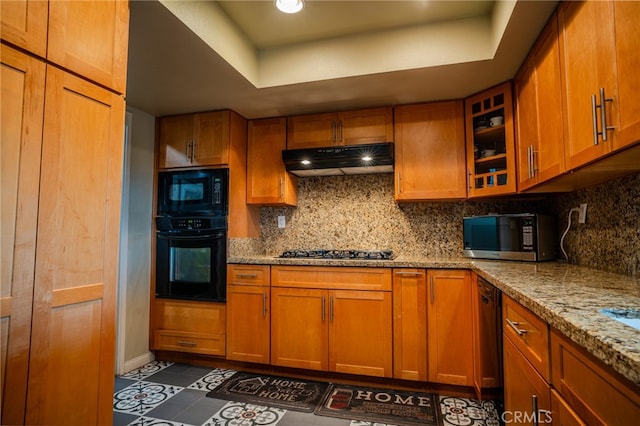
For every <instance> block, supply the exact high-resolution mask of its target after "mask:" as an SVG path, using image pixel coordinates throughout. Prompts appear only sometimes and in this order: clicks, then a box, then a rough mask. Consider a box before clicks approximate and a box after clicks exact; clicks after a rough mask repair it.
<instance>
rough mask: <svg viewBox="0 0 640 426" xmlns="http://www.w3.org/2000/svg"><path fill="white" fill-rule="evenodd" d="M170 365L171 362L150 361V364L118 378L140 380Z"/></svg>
mask: <svg viewBox="0 0 640 426" xmlns="http://www.w3.org/2000/svg"><path fill="white" fill-rule="evenodd" d="M172 365H173V362H167V361H151V362H150V363H148V364H145V365H143V366H142V367H140V368H136V369H135V370H132V371H130V372H128V373H126V374H123V375H122V376H120V377H124V378H126V379H134V380H142V379H144V378H146V377H149V376H151V375H152V374H156V373H157V372H159V371H161V370H164V369H165V368H167V367H170V366H172Z"/></svg>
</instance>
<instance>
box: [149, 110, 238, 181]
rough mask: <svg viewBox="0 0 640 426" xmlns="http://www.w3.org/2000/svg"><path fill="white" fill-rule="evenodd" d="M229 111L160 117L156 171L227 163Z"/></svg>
mask: <svg viewBox="0 0 640 426" xmlns="http://www.w3.org/2000/svg"><path fill="white" fill-rule="evenodd" d="M232 115H233V116H237V114H236V113H235V112H233V111H229V110H225V111H213V112H203V113H198V114H186V115H175V116H168V117H162V118H160V136H159V144H160V145H159V150H158V152H159V168H161V169H171V168H176V167H199V166H224V165H228V164H229V144H230V143H231V140H230V135H231V134H232V130H231V126H232V125H233V124H235V123H236V121H235V120H232Z"/></svg>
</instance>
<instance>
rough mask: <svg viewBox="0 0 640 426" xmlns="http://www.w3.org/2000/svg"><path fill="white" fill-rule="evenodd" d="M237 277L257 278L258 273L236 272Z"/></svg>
mask: <svg viewBox="0 0 640 426" xmlns="http://www.w3.org/2000/svg"><path fill="white" fill-rule="evenodd" d="M236 276H237V277H238V278H258V274H238V275H236Z"/></svg>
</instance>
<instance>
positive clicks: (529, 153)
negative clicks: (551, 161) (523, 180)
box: [527, 145, 535, 179]
mask: <svg viewBox="0 0 640 426" xmlns="http://www.w3.org/2000/svg"><path fill="white" fill-rule="evenodd" d="M527 159H528V160H529V179H531V178H532V177H533V176H534V175H535V173H534V172H533V145H529V146H528V147H527Z"/></svg>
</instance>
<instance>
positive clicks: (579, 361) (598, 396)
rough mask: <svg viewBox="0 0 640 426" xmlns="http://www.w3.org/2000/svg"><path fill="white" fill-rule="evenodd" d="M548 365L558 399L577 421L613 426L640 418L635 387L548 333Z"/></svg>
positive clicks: (638, 391) (554, 332) (639, 398)
mask: <svg viewBox="0 0 640 426" xmlns="http://www.w3.org/2000/svg"><path fill="white" fill-rule="evenodd" d="M551 361H552V362H551V366H552V382H553V386H554V388H555V389H556V390H557V394H558V395H557V398H558V399H559V400H560V402H562V403H564V405H565V406H566V409H567V410H569V411H573V412H574V413H573V414H574V417H576V418H578V420H581V421H584V423H585V424H590V425H592V424H593V425H595V424H598V425H616V424H628V423H629V421H630V419H637V418H638V417H639V416H640V389H639V388H638V386H636V385H634V384H632V383H629V382H628V381H627V380H626V379H624V378H621V377H620V376H619V375H616V374H614V373H612V372H611V371H610V369H609V367H606V366H605V365H603V363H602V362H601V361H598V360H596V359H595V358H594V357H593V356H592V355H590V354H588V353H587V352H586V351H585V350H584V349H582V348H579V347H578V346H577V345H576V344H574V343H573V342H571V341H570V340H569V339H567V338H566V337H564V336H563V335H562V334H561V333H559V332H558V331H557V330H552V332H551ZM564 401H566V403H565V402H564ZM554 423H555V417H554ZM576 424H579V422H578V423H576Z"/></svg>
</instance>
